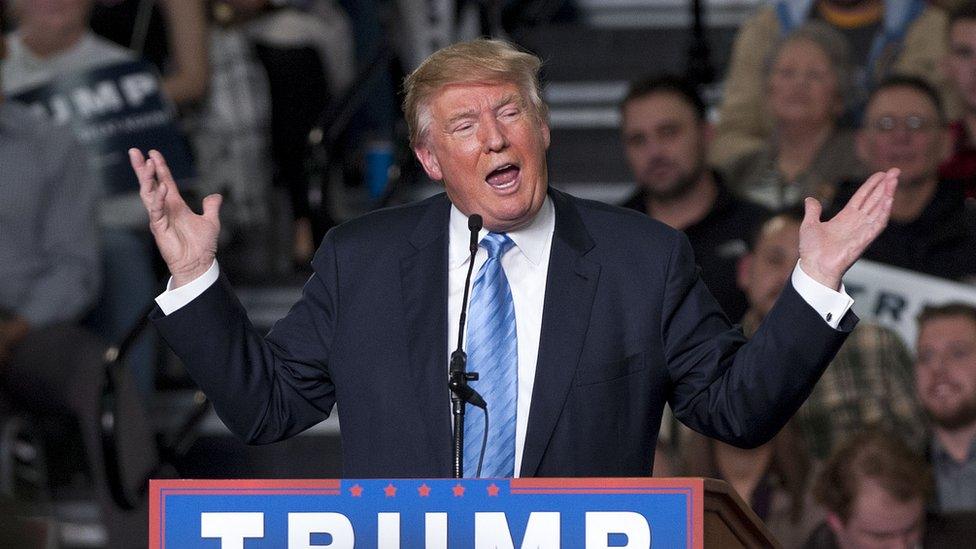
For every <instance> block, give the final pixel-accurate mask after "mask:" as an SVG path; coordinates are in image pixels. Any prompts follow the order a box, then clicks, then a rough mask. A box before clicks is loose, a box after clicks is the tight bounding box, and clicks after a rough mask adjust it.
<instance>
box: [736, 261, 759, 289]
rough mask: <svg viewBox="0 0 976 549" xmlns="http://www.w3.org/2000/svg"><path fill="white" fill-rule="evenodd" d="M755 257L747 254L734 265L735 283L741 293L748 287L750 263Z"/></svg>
mask: <svg viewBox="0 0 976 549" xmlns="http://www.w3.org/2000/svg"><path fill="white" fill-rule="evenodd" d="M754 258H755V256H754V255H753V254H752V252H749V253H747V254H745V255H743V256H742V257H740V258H739V261H738V262H736V264H735V283H736V285H737V286H738V287H739V289H740V290H742V291H743V292H745V291H746V288H748V287H749V277H750V276H751V275H752V261H753V259H754Z"/></svg>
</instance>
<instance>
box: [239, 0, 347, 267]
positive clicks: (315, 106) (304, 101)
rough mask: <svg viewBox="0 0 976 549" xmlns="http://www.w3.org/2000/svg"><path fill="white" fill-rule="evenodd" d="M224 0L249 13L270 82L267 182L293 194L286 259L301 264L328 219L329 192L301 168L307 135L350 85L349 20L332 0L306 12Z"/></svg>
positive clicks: (249, 29) (258, 0)
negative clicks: (269, 174)
mask: <svg viewBox="0 0 976 549" xmlns="http://www.w3.org/2000/svg"><path fill="white" fill-rule="evenodd" d="M222 3H223V4H224V5H226V6H228V7H230V8H233V10H234V11H236V12H237V13H238V14H240V15H243V16H245V17H250V20H249V21H248V22H247V23H246V27H245V32H246V34H247V35H248V37H249V38H250V39H251V40H252V41H253V42H254V44H255V47H256V51H257V57H258V59H259V60H260V61H261V63H262V64H263V66H264V69H265V71H266V73H267V76H268V82H269V84H270V93H271V95H270V97H271V158H272V161H273V181H274V184H275V185H276V186H278V187H280V188H283V189H285V190H287V191H288V194H289V196H290V198H291V201H290V202H291V208H292V219H293V231H292V235H293V238H292V242H293V245H292V259H293V261H294V263H295V265H296V266H299V267H302V268H304V267H305V266H306V265H307V263H308V261H309V260H310V259H311V257H312V254H313V253H315V249H316V247H317V244H318V242H319V241H320V240H321V238H322V236H324V234H325V231H326V230H328V229H329V228H330V227H331V226H332V224H333V223H334V221H333V219H332V216H331V211H330V207H329V206H330V205H329V204H328V196H326V195H327V192H325V191H324V190H323V189H322V188H315V187H314V186H313V185H312V181H311V180H310V177H309V175H310V174H309V170H307V169H306V168H307V162H306V161H307V156H308V151H309V142H308V136H309V131H310V130H312V128H314V127H315V126H316V124H317V123H318V122H320V121H321V119H322V117H323V113H325V112H326V110H327V109H328V108H330V107H332V106H334V104H333V102H334V101H335V100H336V99H338V98H339V97H341V96H342V94H343V93H344V92H345V91H346V90H347V89H348V87H349V86H350V84H351V83H352V79H353V77H354V73H355V61H354V45H353V39H352V33H351V30H350V26H349V23H348V20H347V18H346V16H345V14H344V13H343V12H342V11H341V9H339V8H338V6H337V5H335V3H334V2H332V1H331V0H330V1H316V2H310V3H309V7H308V9H307V10H302V9H299V8H298V7H296V6H291V5H278V4H279V3H277V2H272V1H271V0H264V1H262V0H233V1H230V2H222ZM312 192H315V193H316V194H317V200H316V201H312V199H311V194H310V193H312Z"/></svg>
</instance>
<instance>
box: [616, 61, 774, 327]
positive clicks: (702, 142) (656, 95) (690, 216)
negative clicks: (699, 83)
mask: <svg viewBox="0 0 976 549" xmlns="http://www.w3.org/2000/svg"><path fill="white" fill-rule="evenodd" d="M620 111H621V134H622V136H621V137H622V139H623V142H624V151H625V152H626V155H627V162H628V164H629V165H630V170H631V172H632V173H633V174H634V178H635V179H636V181H637V185H638V191H637V193H636V194H635V195H634V196H633V197H631V198H630V199H629V200H628V201H627V203H626V204H625V205H626V206H627V207H629V208H633V209H635V210H638V211H641V212H644V213H646V214H648V215H650V216H651V217H653V218H655V219H657V220H658V221H662V222H664V223H666V224H668V225H670V226H672V227H674V228H676V229H680V230H682V231H684V232H685V234H686V235H687V236H688V239H689V240H690V241H691V247H692V248H693V249H694V251H695V258H696V259H697V261H698V263H699V264H700V265H701V267H702V277H703V279H704V280H705V284H706V285H707V286H708V289H709V290H711V292H712V295H714V296H715V298H716V299H717V300H718V302H719V304H720V305H721V306H722V309H724V310H725V314H726V315H728V317H729V318H730V319H732V320H733V321H738V320H739V319H740V318H742V314H743V313H744V312H745V309H746V300H745V296H744V295H743V294H742V292H741V291H740V290H739V289H738V288H737V287H736V284H735V265H736V262H737V261H738V259H739V257H740V256H741V255H742V254H743V253H744V252H745V251H746V248H747V244H746V240H747V239H748V238H749V235H750V234H752V232H753V231H754V230H755V228H756V227H757V226H758V225H759V224H760V223H761V222H762V220H763V219H765V217H766V215H767V212H766V211H765V210H764V209H763V208H762V207H760V206H757V205H754V204H751V203H748V202H745V201H742V200H740V199H738V198H736V197H735V196H734V195H733V194H732V193H731V192H729V190H728V189H727V188H726V187H725V185H724V184H723V182H722V178H721V176H720V175H719V174H718V173H716V172H714V171H712V170H711V169H709V168H708V167H707V166H706V165H705V153H706V150H707V147H708V143H709V141H710V138H711V135H712V130H711V126H709V124H708V122H706V121H705V106H704V103H703V102H702V100H701V98H700V97H699V95H698V93H697V92H696V91H695V89H694V88H693V87H691V86H690V85H689V84H687V83H685V82H683V81H681V80H678V79H675V78H672V77H664V78H656V79H649V80H645V81H643V82H639V83H636V84H634V85H633V86H632V87H631V89H630V92H629V93H628V94H627V97H626V98H625V99H624V101H623V103H622V104H621V107H620Z"/></svg>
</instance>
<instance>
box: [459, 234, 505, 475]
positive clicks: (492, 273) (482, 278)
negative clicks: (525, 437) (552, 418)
mask: <svg viewBox="0 0 976 549" xmlns="http://www.w3.org/2000/svg"><path fill="white" fill-rule="evenodd" d="M514 244H515V243H514V242H512V239H510V238H509V237H508V236H507V235H505V234H496V233H488V234H487V235H486V236H485V237H484V238H482V239H481V246H482V247H483V248H485V250H487V251H488V260H487V261H485V263H484V265H482V266H481V269H480V270H478V276H477V278H475V281H474V288H473V289H472V291H471V305H470V307H469V309H468V371H471V372H477V373H478V376H479V377H478V381H474V382H471V385H472V387H474V389H475V390H476V391H478V392H479V393H480V394H481V396H482V397H484V399H485V401H486V402H487V403H488V419H489V424H490V425H489V426H488V444H487V446H486V448H485V459H484V464H483V466H482V470H481V476H482V477H485V478H493V477H498V478H507V477H512V476H514V474H515V410H516V405H517V402H518V345H517V339H516V334H515V305H514V303H513V301H512V289H511V288H510V287H509V285H508V278H507V277H506V276H505V270H504V269H502V263H501V259H502V255H504V254H505V252H506V251H508V250H509V249H510V248H511V247H512V246H513V245H514ZM484 433H485V425H484V415H483V412H482V411H481V409H479V408H475V407H474V406H468V407H467V410H466V413H465V416H464V476H465V477H473V476H475V474H476V472H477V470H478V457H479V456H480V454H481V441H482V438H483V437H484Z"/></svg>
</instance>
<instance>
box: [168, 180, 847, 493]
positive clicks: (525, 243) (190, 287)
mask: <svg viewBox="0 0 976 549" xmlns="http://www.w3.org/2000/svg"><path fill="white" fill-rule="evenodd" d="M555 226H556V213H555V208H554V207H553V205H552V201H551V200H550V199H549V198H548V197H546V200H545V202H544V203H543V205H542V208H541V209H540V210H539V213H538V214H537V215H536V217H535V219H533V220H532V222H531V223H530V224H529V225H528V226H526V227H524V228H521V229H518V230H516V231H512V232H509V233H506V234H508V236H509V238H511V239H512V241H513V242H514V243H515V246H513V247H512V248H511V249H510V250H508V252H506V253H505V255H504V256H502V268H504V269H505V276H506V277H507V278H508V283H509V286H511V289H512V301H513V302H514V306H515V318H516V321H515V333H516V336H517V337H518V404H517V411H516V426H515V476H516V477H517V476H519V473H520V470H521V465H522V452H523V450H524V448H525V432H526V428H527V426H528V423H529V411H530V406H531V401H532V388H533V386H534V384H535V369H536V362H537V359H538V355H539V339H540V334H541V331H542V308H543V304H544V302H545V293H546V292H545V289H546V278H547V276H548V274H549V253H550V251H551V249H552V236H553V232H554V230H555ZM487 233H488V231H487V230H486V229H482V230H481V233H480V234H479V240H480V239H481V238H482V237H484V235H486V234H487ZM449 238H450V240H449V247H448V299H447V311H448V315H447V334H446V336H447V339H446V343H447V356H450V354H451V352H453V351H454V349H455V348H456V347H457V326H458V322H459V320H460V317H461V299H462V294H463V293H464V278H465V275H466V274H467V268H468V258H469V257H470V251H469V250H468V245H469V243H470V241H471V231H470V230H469V229H468V218H467V216H465V215H464V214H463V213H461V212H460V211H459V210H458V209H457V208H455V207H454V206H451V218H450V222H449ZM487 257H488V254H487V252H486V251H485V250H484V248H479V249H478V253H477V255H476V256H475V265H474V274H473V275H472V279H474V278H475V277H476V276H477V272H478V269H479V268H480V267H481V265H482V264H483V263H484V262H485V260H486V259H487ZM218 274H219V267H218V265H217V262H216V261H214V263H213V264H212V265H211V266H210V269H209V270H208V271H207V272H206V273H204V274H202V275H200V277H199V278H197V279H195V280H193V281H192V282H190V283H188V284H186V285H184V286H181V287H179V288H176V289H175V290H170V289H169V285H167V291H165V292H163V293H162V294H161V295H160V296H159V297H157V298H156V303H157V304H158V305H159V308H160V309H161V310H162V311H163V313H164V314H167V315H168V314H170V313H172V312H173V311H175V310H177V309H179V308H180V307H182V306H184V305H186V304H187V303H189V302H190V301H192V300H193V299H195V298H196V297H197V296H199V295H200V294H202V293H203V292H204V290H206V289H207V288H209V287H210V285H211V284H213V283H214V282H215V281H216V280H217V276H218ZM171 282H172V280H171ZM792 282H793V287H794V288H796V291H797V293H798V294H800V297H802V298H803V299H804V300H805V301H806V302H807V303H808V304H810V306H811V307H813V309H814V310H815V311H817V313H818V314H819V315H820V317H821V318H823V319H824V321H825V322H827V324H828V325H830V326H831V327H832V328H834V329H836V328H837V326H838V325H839V324H840V320H841V318H843V316H844V315H845V314H847V311H848V310H849V309H850V308H851V306H852V305H853V304H854V300H853V299H851V297H850V296H849V295H847V292H846V291H845V290H844V287H843V286H841V289H840V292H837V291H834V290H833V289H831V288H828V287H826V286H824V285H822V284H820V283H819V282H817V281H816V280H814V279H812V278H810V276H809V275H807V274H806V273H804V272H803V269H801V268H800V263H799V262H797V265H796V267H795V268H794V269H793V275H792ZM465 340H467V337H466V336H465ZM447 371H448V364H444V376H445V380H446V379H447ZM445 398H446V396H445Z"/></svg>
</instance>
